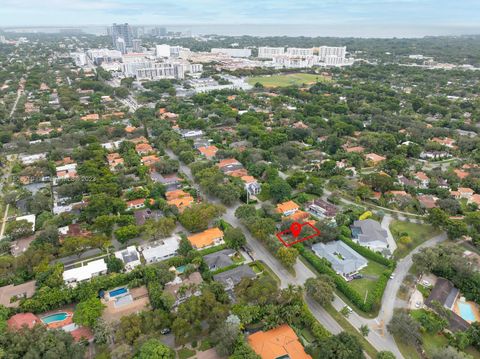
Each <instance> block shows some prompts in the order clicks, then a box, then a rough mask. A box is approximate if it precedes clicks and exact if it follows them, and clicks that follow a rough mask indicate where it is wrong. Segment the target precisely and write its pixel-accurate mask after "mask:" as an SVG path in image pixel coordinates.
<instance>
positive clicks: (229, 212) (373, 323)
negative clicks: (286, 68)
mask: <svg viewBox="0 0 480 359" xmlns="http://www.w3.org/2000/svg"><path fill="white" fill-rule="evenodd" d="M166 153H167V155H168V156H169V157H171V158H173V159H178V158H177V156H176V155H175V154H174V153H173V152H172V151H171V150H168V149H167V150H166ZM180 171H182V172H183V173H184V174H185V175H186V176H187V177H188V178H189V180H190V181H191V182H192V184H194V186H195V188H196V189H197V190H200V189H199V187H198V185H197V184H196V183H195V180H194V178H193V176H192V173H191V171H190V168H189V167H188V166H186V165H185V164H183V163H182V162H180ZM281 174H282V173H281ZM325 192H327V191H325ZM343 200H344V202H346V203H352V204H354V203H353V202H351V201H349V200H345V199H343ZM209 201H211V202H218V200H217V199H214V198H209ZM239 205H240V203H238V204H236V205H234V206H231V207H228V208H227V209H226V213H225V214H224V216H223V218H224V219H225V220H226V221H227V222H229V223H231V224H232V225H233V226H235V227H238V228H240V229H241V230H242V231H243V233H244V234H245V236H246V238H247V242H248V245H249V247H250V248H251V249H252V251H253V256H254V258H255V259H256V260H261V261H263V262H265V264H266V265H268V266H269V267H270V268H271V269H272V271H273V272H274V273H275V274H276V275H277V276H278V277H279V278H280V281H281V287H282V288H285V287H287V286H288V285H289V284H293V285H303V284H304V283H305V281H306V280H307V279H308V278H311V277H315V276H316V274H315V273H313V272H312V271H311V270H310V269H309V268H308V267H307V266H306V265H305V264H304V263H303V262H302V261H300V260H297V263H296V264H295V266H294V269H295V274H296V275H295V276H293V275H292V274H291V273H290V272H288V271H287V270H286V269H285V268H284V267H283V265H282V264H280V262H278V260H277V259H276V258H275V257H274V256H272V254H271V253H270V252H269V251H268V250H267V249H266V248H265V246H264V245H263V244H262V243H260V242H259V241H258V240H256V239H255V238H253V237H252V236H251V234H250V232H249V231H248V230H247V228H245V226H244V225H243V224H242V223H241V222H240V221H239V220H238V218H236V217H235V210H236V208H237V207H238V206H239ZM399 213H400V214H403V213H402V212H400V211H399ZM446 239H447V236H446V235H445V234H441V235H439V236H436V237H434V238H432V239H430V240H428V241H426V242H424V243H423V244H421V245H420V246H418V247H417V248H415V249H414V250H413V251H412V252H410V254H409V255H407V256H406V257H405V258H403V259H402V260H400V261H399V262H398V263H397V267H396V269H395V271H394V278H395V279H393V280H389V281H388V284H387V287H386V289H385V292H384V294H383V297H382V307H381V310H380V312H379V315H378V316H377V318H373V319H369V318H364V317H361V316H360V315H358V314H357V313H356V312H352V313H351V314H350V315H349V316H348V318H346V319H347V320H348V321H349V322H350V324H351V325H352V326H354V327H355V328H357V329H358V328H360V327H361V326H362V325H367V326H368V327H369V328H370V333H369V335H368V336H367V337H366V339H367V340H368V341H369V342H370V343H371V344H372V345H373V346H374V347H375V349H377V350H378V351H383V350H388V351H391V352H392V353H393V354H394V355H395V356H396V357H397V358H398V359H400V358H403V356H402V354H401V353H400V350H399V349H398V346H397V344H396V343H395V340H394V339H393V337H392V336H391V335H390V333H388V331H387V330H386V325H387V324H388V322H389V321H390V320H391V318H392V316H393V311H394V308H396V306H401V304H400V303H398V302H397V300H396V295H397V292H398V290H399V288H400V286H401V284H402V282H403V279H404V278H405V276H406V275H407V274H408V271H409V269H410V267H411V266H412V257H413V255H414V254H415V253H418V252H419V251H420V250H421V249H422V248H427V247H432V246H435V245H437V244H439V243H441V242H443V241H444V240H446ZM306 302H307V304H308V306H309V308H310V310H311V311H312V313H313V315H314V316H315V318H317V320H318V321H319V322H320V323H322V324H323V325H324V326H325V328H327V329H328V330H329V331H330V332H331V333H333V334H337V333H339V332H341V331H343V329H342V327H341V326H340V325H339V324H338V323H337V322H336V321H335V320H334V319H333V318H332V317H331V316H330V315H329V314H328V313H327V312H326V311H325V309H324V308H323V307H321V306H320V305H318V303H316V302H314V301H313V300H311V299H309V298H307V299H306ZM332 304H333V306H334V308H335V309H336V310H338V311H340V310H341V309H342V308H343V307H344V306H345V305H346V303H345V302H344V301H343V300H342V299H341V298H340V297H338V296H337V295H335V299H334V301H333V303H332Z"/></svg>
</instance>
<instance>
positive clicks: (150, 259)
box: [140, 236, 180, 264]
mask: <svg viewBox="0 0 480 359" xmlns="http://www.w3.org/2000/svg"><path fill="white" fill-rule="evenodd" d="M179 243H180V238H179V237H178V236H172V237H169V238H164V239H161V240H158V241H155V242H150V243H147V244H145V245H143V246H141V247H140V251H141V252H142V255H143V258H145V262H146V263H147V264H148V263H155V262H159V261H163V260H165V259H168V258H171V257H173V256H175V255H176V254H177V250H178V246H179Z"/></svg>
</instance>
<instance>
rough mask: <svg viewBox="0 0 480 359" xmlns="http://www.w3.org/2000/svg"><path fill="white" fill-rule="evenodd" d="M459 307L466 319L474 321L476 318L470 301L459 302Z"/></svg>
mask: <svg viewBox="0 0 480 359" xmlns="http://www.w3.org/2000/svg"><path fill="white" fill-rule="evenodd" d="M458 309H459V310H460V316H461V317H462V318H463V319H465V320H466V321H469V322H474V321H475V320H476V318H475V314H474V313H473V310H472V306H471V305H470V304H469V303H462V302H458Z"/></svg>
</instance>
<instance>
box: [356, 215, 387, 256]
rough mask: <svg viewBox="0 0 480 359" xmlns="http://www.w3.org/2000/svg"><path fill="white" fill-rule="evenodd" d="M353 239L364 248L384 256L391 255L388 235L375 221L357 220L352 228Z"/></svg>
mask: <svg viewBox="0 0 480 359" xmlns="http://www.w3.org/2000/svg"><path fill="white" fill-rule="evenodd" d="M350 229H351V230H352V238H353V240H354V241H355V242H357V243H358V244H360V245H361V246H363V247H367V248H369V249H371V250H372V251H374V252H381V253H383V254H384V255H387V256H389V255H391V251H390V249H389V244H388V233H387V231H386V230H385V229H383V228H382V227H381V225H380V223H378V222H377V221H374V220H373V219H364V220H361V221H360V220H357V221H354V222H353V225H352V226H350Z"/></svg>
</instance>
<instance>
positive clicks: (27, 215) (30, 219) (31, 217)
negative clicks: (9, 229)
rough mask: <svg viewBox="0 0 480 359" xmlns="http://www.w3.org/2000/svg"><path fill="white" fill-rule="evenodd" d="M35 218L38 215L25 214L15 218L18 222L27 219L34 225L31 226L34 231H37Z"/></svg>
mask: <svg viewBox="0 0 480 359" xmlns="http://www.w3.org/2000/svg"><path fill="white" fill-rule="evenodd" d="M35 218H36V216H35V215H34V214H26V215H25V216H18V217H16V218H15V220H16V221H17V222H18V221H27V222H28V223H30V225H31V226H32V227H31V230H32V232H35Z"/></svg>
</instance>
